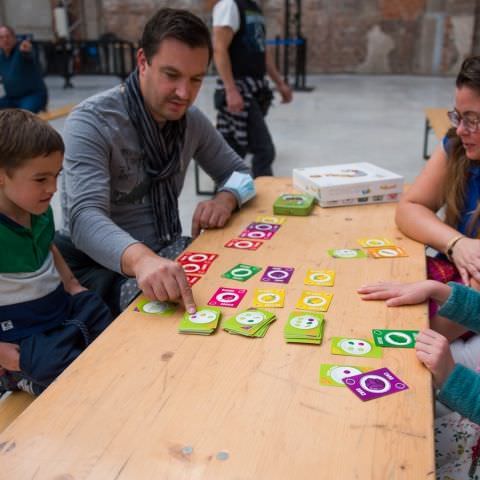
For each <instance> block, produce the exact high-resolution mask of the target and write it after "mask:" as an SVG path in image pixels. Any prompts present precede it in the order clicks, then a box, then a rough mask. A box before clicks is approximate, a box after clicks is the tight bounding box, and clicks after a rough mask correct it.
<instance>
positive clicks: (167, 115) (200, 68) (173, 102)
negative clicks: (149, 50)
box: [137, 38, 208, 122]
mask: <svg viewBox="0 0 480 480" xmlns="http://www.w3.org/2000/svg"><path fill="white" fill-rule="evenodd" d="M137 62H138V70H139V78H140V90H141V91H142V95H143V98H144V100H145V103H146V105H147V107H148V109H149V110H150V113H151V114H152V116H153V118H154V119H155V120H156V121H157V122H164V121H166V120H179V119H180V118H182V117H183V115H185V112H186V110H187V108H188V107H189V106H190V105H191V104H192V103H193V102H194V101H195V98H196V97H197V94H198V91H199V90H200V87H201V86H202V81H203V78H204V76H205V75H206V73H207V69H208V48H207V47H198V48H191V47H189V46H188V45H187V44H185V43H182V42H180V41H178V40H176V39H173V38H166V39H164V40H163V41H162V42H161V43H160V46H159V48H158V50H157V53H156V54H155V55H154V56H153V57H152V58H151V63H150V64H149V63H148V62H147V59H146V57H145V54H144V52H143V50H142V49H139V51H138V54H137Z"/></svg>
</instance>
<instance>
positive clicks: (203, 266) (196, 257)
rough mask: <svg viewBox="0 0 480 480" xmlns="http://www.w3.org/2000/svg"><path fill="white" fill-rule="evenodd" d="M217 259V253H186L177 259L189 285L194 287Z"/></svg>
mask: <svg viewBox="0 0 480 480" xmlns="http://www.w3.org/2000/svg"><path fill="white" fill-rule="evenodd" d="M217 257H218V255H217V254H216V253H207V252H184V253H182V255H180V256H179V257H178V258H177V262H178V263H179V264H180V265H181V266H182V268H183V271H184V272H185V276H186V277H187V281H188V284H189V285H190V286H192V285H194V284H195V283H197V282H198V281H199V280H200V278H201V277H200V276H199V275H203V274H205V273H206V272H207V270H208V269H209V268H210V266H211V265H212V263H213V261H214V260H215V259H216V258H217Z"/></svg>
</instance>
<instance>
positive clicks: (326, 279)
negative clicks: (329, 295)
mask: <svg viewBox="0 0 480 480" xmlns="http://www.w3.org/2000/svg"><path fill="white" fill-rule="evenodd" d="M303 283H304V284H305V285H317V286H322V287H333V285H334V283H335V272H334V271H333V270H308V272H307V275H306V276H305V279H304V281H303Z"/></svg>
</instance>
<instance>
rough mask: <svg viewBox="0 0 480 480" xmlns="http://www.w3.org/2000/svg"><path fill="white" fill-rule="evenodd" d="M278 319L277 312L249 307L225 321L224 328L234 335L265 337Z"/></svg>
mask: <svg viewBox="0 0 480 480" xmlns="http://www.w3.org/2000/svg"><path fill="white" fill-rule="evenodd" d="M275 320H276V317H275V314H274V313H271V312H267V311H266V310H261V309H259V308H249V309H248V310H244V311H243V312H240V313H237V314H236V315H235V316H233V317H230V318H228V319H227V320H225V321H224V322H223V329H224V330H225V331H227V332H228V333H232V334H234V335H243V336H245V337H264V336H265V334H266V333H267V330H268V327H269V326H270V324H271V323H272V322H274V321H275Z"/></svg>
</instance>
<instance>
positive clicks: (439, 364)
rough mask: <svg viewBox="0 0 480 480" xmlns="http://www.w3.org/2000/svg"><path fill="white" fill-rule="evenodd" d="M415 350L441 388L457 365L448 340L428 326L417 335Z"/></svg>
mask: <svg viewBox="0 0 480 480" xmlns="http://www.w3.org/2000/svg"><path fill="white" fill-rule="evenodd" d="M415 351H416V353H417V358H418V359H419V360H420V361H421V362H422V363H423V364H424V365H425V366H426V367H427V368H428V369H429V370H430V371H431V372H432V376H433V383H434V384H435V387H437V388H441V387H442V385H443V384H444V383H445V380H446V379H447V377H448V376H449V375H450V373H452V370H453V369H454V367H455V362H454V360H453V357H452V352H451V350H450V346H449V344H448V340H447V339H446V338H445V337H444V336H443V335H440V334H439V333H438V332H435V331H434V330H431V329H429V328H427V329H426V330H423V331H422V332H420V333H419V334H418V335H417V340H416V343H415Z"/></svg>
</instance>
